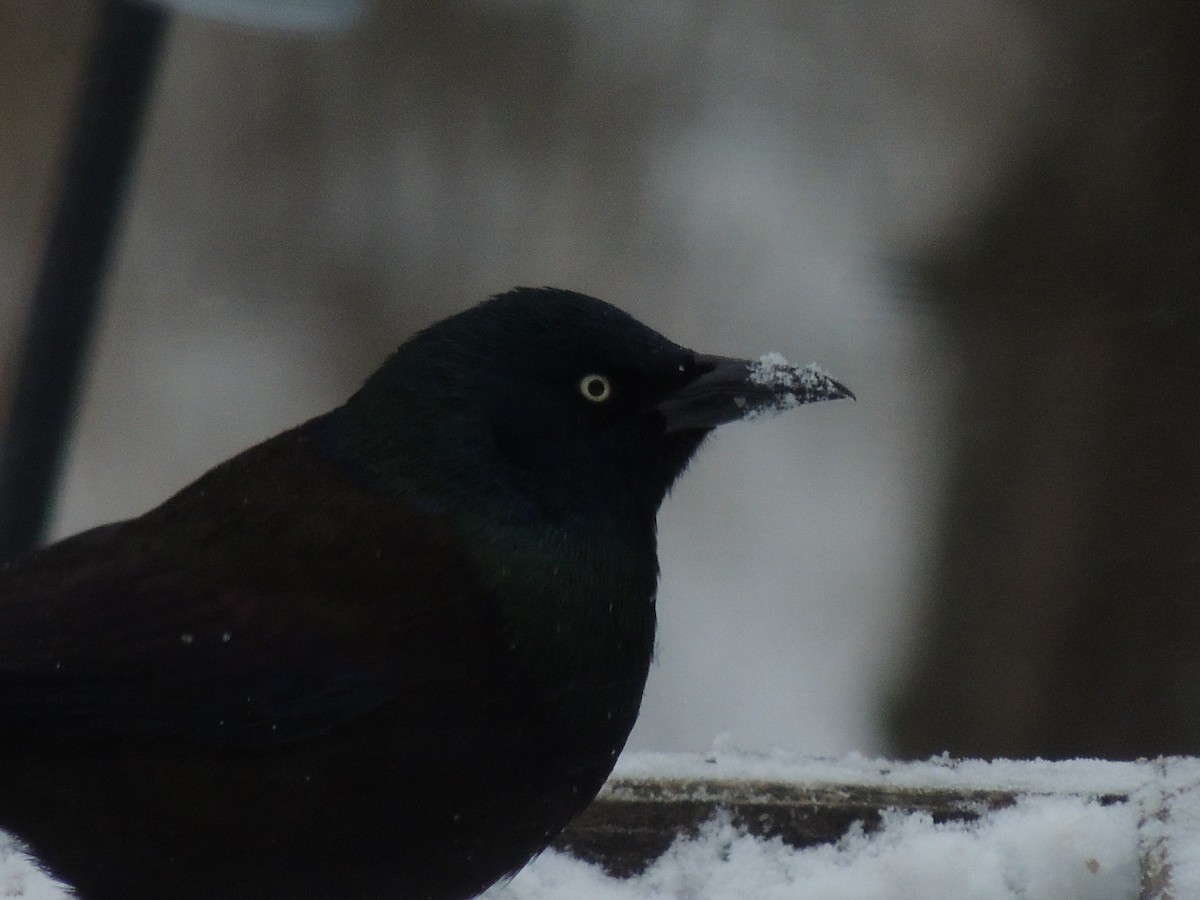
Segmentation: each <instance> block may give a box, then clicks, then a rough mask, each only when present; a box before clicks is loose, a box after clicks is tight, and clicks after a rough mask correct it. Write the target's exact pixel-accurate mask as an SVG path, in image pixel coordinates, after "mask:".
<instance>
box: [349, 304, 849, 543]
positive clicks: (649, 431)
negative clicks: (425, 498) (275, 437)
mask: <svg viewBox="0 0 1200 900" xmlns="http://www.w3.org/2000/svg"><path fill="white" fill-rule="evenodd" d="M850 396H852V394H851V393H850V391H849V390H847V389H846V388H845V387H844V386H842V385H841V384H839V383H838V382H836V381H834V380H833V379H831V378H829V377H828V376H825V375H823V374H821V373H820V372H817V371H816V370H815V369H811V368H810V369H795V368H793V367H790V366H787V365H785V364H782V363H779V362H775V361H769V360H768V361H760V362H758V363H755V362H751V361H747V360H738V359H731V358H727V357H717V356H709V355H704V354H699V353H696V352H694V351H692V350H689V349H687V348H685V347H681V346H680V345H678V344H676V343H674V342H672V341H670V340H668V339H667V338H665V337H663V336H662V335H661V334H659V333H658V332H656V331H654V330H653V329H651V328H649V327H647V326H646V325H643V324H642V323H641V322H639V321H637V320H636V319H634V318H633V317H632V316H630V315H628V314H627V313H625V312H623V311H621V310H619V309H617V308H616V307H614V306H611V305H609V304H607V303H604V302H603V301H601V300H597V299H595V298H593V297H588V296H585V295H583V294H578V293H574V292H571V291H564V290H555V289H531V288H517V289H515V290H513V291H510V292H508V293H505V294H500V295H498V296H496V297H493V298H491V299H490V300H487V301H485V302H483V303H481V304H480V305H478V306H476V307H474V308H472V309H469V310H466V311H465V312H462V313H459V314H458V315H455V316H451V317H450V318H448V319H445V320H443V321H441V322H438V323H437V324H435V325H432V326H430V327H429V328H426V329H425V330H424V331H422V332H420V333H418V334H417V335H416V336H414V337H413V338H412V339H410V340H409V341H408V342H406V343H405V344H404V345H403V346H401V347H400V349H399V350H397V351H396V353H394V354H393V355H392V357H391V358H390V359H389V360H388V361H387V362H386V363H385V364H384V365H383V366H382V367H381V368H380V369H379V370H378V371H377V372H376V373H375V374H374V375H373V376H371V378H370V379H369V380H368V381H367V382H366V384H365V385H364V386H363V388H362V389H361V390H360V391H359V392H358V393H357V394H356V395H355V396H354V397H353V398H351V400H350V401H349V402H348V403H347V404H346V406H345V407H344V408H343V417H344V420H345V422H346V427H347V429H348V431H349V433H351V434H353V435H354V436H355V443H356V444H357V445H358V446H357V449H358V450H359V451H360V452H361V453H365V455H366V457H367V459H368V460H369V464H370V468H371V470H372V472H373V474H374V475H375V476H376V477H379V478H382V479H383V481H384V482H385V483H387V484H389V485H391V486H393V487H403V486H404V485H414V486H415V487H416V488H417V489H418V490H420V491H430V490H434V491H440V492H441V493H442V494H444V495H445V496H446V497H448V498H451V501H452V502H460V503H463V504H467V505H471V504H472V503H473V502H474V501H483V502H486V503H487V504H488V506H489V508H490V509H492V510H495V509H496V500H497V498H498V497H500V496H503V497H504V499H505V501H506V503H505V506H504V508H505V509H506V510H510V511H512V512H513V513H514V514H522V513H524V514H529V515H538V516H542V517H544V516H547V515H549V516H551V517H553V518H561V519H575V518H577V517H580V516H587V515H594V514H595V513H596V511H598V510H608V511H615V512H620V513H623V514H630V515H634V516H640V517H642V518H643V519H644V518H645V516H647V515H649V517H650V518H651V520H652V519H653V515H654V513H655V512H656V511H657V509H658V506H659V504H660V503H661V501H662V499H663V497H664V496H665V494H666V492H667V491H668V490H669V488H670V487H671V485H672V484H673V482H674V481H675V479H676V478H677V477H678V476H679V474H680V473H681V472H682V471H683V470H684V468H685V467H686V466H687V463H688V461H689V459H690V458H691V457H692V455H693V454H694V453H695V451H696V449H697V448H698V447H699V445H700V444H701V442H702V441H703V440H704V438H705V437H706V436H707V435H708V434H709V433H710V432H711V431H712V429H713V428H715V427H717V426H718V425H721V424H723V423H726V422H730V421H734V420H736V419H742V418H746V417H749V416H754V415H759V414H762V413H764V412H768V411H776V410H779V409H784V408H788V407H790V406H796V405H799V404H801V403H809V402H815V401H818V400H831V399H837V398H841V397H850Z"/></svg>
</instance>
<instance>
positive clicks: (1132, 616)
mask: <svg viewBox="0 0 1200 900" xmlns="http://www.w3.org/2000/svg"><path fill="white" fill-rule="evenodd" d="M1041 9H1042V10H1043V12H1044V13H1045V14H1046V15H1047V16H1048V17H1050V18H1051V19H1053V18H1054V17H1059V19H1060V21H1058V22H1057V24H1058V25H1060V26H1061V28H1062V33H1064V34H1066V35H1068V37H1069V39H1070V42H1069V43H1068V44H1067V45H1065V46H1064V47H1063V48H1062V49H1063V51H1064V52H1067V53H1072V54H1075V72H1076V76H1077V77H1076V80H1075V82H1074V83H1072V84H1070V85H1066V86H1050V87H1049V90H1051V91H1054V92H1055V93H1056V94H1057V96H1058V98H1059V99H1058V106H1057V108H1056V110H1055V114H1054V118H1055V125H1056V127H1057V131H1055V132H1054V133H1053V134H1052V135H1050V136H1049V138H1048V140H1047V141H1046V142H1045V143H1044V144H1043V145H1042V146H1041V147H1040V149H1039V150H1038V152H1037V153H1036V155H1035V156H1034V158H1031V159H1029V160H1027V164H1026V165H1025V167H1024V168H1023V170H1022V172H1021V173H1020V174H1019V176H1018V177H1017V178H1015V179H1014V180H1012V181H1010V182H1009V183H1008V184H1007V185H1005V186H1004V187H1003V188H1002V189H1001V191H1000V192H998V193H997V194H996V195H995V196H994V197H993V202H992V205H991V207H990V209H988V210H986V211H985V213H984V215H983V216H982V217H981V219H980V220H979V221H980V227H979V228H978V229H977V230H973V231H972V232H971V233H970V234H969V235H968V236H967V238H966V240H965V241H963V242H961V243H957V244H955V245H954V246H952V247H946V248H944V253H943V255H942V257H941V258H940V259H938V260H936V261H934V262H933V263H932V264H931V265H929V266H928V267H927V268H925V269H924V275H926V276H927V279H928V280H927V285H928V286H929V288H930V293H931V295H932V296H933V298H934V299H933V302H934V303H935V304H936V309H937V311H938V312H939V313H940V314H941V315H942V317H943V319H944V321H945V322H947V323H948V324H949V326H950V332H951V335H952V337H953V339H954V340H956V341H957V344H958V350H959V352H960V354H961V390H960V393H959V395H958V397H957V403H958V407H957V410H956V412H955V415H954V417H953V419H952V420H953V421H955V422H956V423H957V427H958V433H957V435H956V439H957V442H958V444H957V447H956V448H955V453H954V461H953V463H952V471H951V482H950V485H949V491H948V496H947V499H946V504H945V507H944V509H943V511H942V517H943V518H942V522H941V538H940V540H941V544H940V547H939V548H938V551H937V553H938V558H937V559H936V561H935V563H934V566H933V570H932V578H931V583H930V587H929V591H928V595H927V597H926V601H927V603H928V607H927V614H928V616H929V620H928V623H927V626H926V630H925V632H924V640H925V643H924V644H923V646H922V647H921V648H920V650H919V653H918V657H917V659H916V662H915V665H914V669H913V671H912V672H911V674H910V676H909V679H908V680H907V682H906V683H905V684H904V685H903V686H902V688H901V693H900V694H899V696H898V697H897V698H896V703H895V705H894V706H893V708H892V710H891V721H890V726H891V732H892V738H893V741H894V749H895V750H896V751H897V752H898V753H900V754H903V755H912V756H919V755H924V754H928V753H931V752H938V751H942V750H949V751H950V752H951V753H952V754H955V755H965V756H979V755H983V756H987V755H1007V756H1030V755H1041V756H1045V757H1065V756H1075V755H1095V756H1104V757H1110V758H1128V757H1136V756H1143V755H1145V756H1153V755H1157V754H1168V753H1190V754H1200V6H1198V5H1196V4H1193V3H1178V2H1175V0H1152V2H1143V3H1123V2H1110V0H1091V2H1086V3H1080V4H1070V3H1062V4H1042V6H1041Z"/></svg>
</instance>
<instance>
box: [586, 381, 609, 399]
mask: <svg viewBox="0 0 1200 900" xmlns="http://www.w3.org/2000/svg"><path fill="white" fill-rule="evenodd" d="M604 391H605V386H604V379H602V378H589V379H588V383H587V392H588V396H590V397H603V396H604Z"/></svg>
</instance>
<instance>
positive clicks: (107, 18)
mask: <svg viewBox="0 0 1200 900" xmlns="http://www.w3.org/2000/svg"><path fill="white" fill-rule="evenodd" d="M167 16H168V13H166V12H165V11H164V10H162V9H161V8H159V7H156V6H151V5H149V4H143V3H140V2H136V0H107V2H105V3H104V5H103V8H102V11H101V13H100V17H99V24H98V27H97V31H96V36H95V41H94V44H93V47H92V50H91V57H90V59H89V61H88V65H87V70H86V72H85V79H86V81H85V83H84V85H83V89H82V90H81V91H80V99H79V101H78V104H79V105H78V107H77V108H76V110H75V117H74V121H73V125H72V134H71V137H70V142H71V143H70V147H69V149H68V152H67V157H66V161H65V166H64V169H63V172H62V181H61V186H60V194H59V199H58V208H57V210H56V211H55V213H54V219H53V222H52V224H51V227H50V232H49V236H48V238H47V243H46V247H45V252H44V256H43V259H42V267H41V271H40V272H39V275H38V280H37V284H36V287H35V289H34V294H33V297H32V301H31V304H30V308H29V314H28V318H27V324H26V330H25V335H24V338H23V341H22V345H21V350H20V358H19V360H18V363H17V369H16V378H15V383H14V386H13V395H12V401H11V403H10V405H9V417H8V422H7V424H6V426H5V429H4V432H3V435H0V560H5V559H11V558H13V557H15V556H18V555H20V554H22V553H24V552H26V551H27V550H29V549H31V548H33V547H34V546H36V545H37V543H38V542H39V541H40V540H41V539H42V536H43V531H44V529H45V526H46V521H47V519H48V517H49V510H50V501H51V498H52V496H53V491H54V485H55V481H56V480H57V477H58V473H59V469H60V467H61V463H62V457H63V450H64V447H65V444H66V438H67V434H68V431H69V428H70V424H71V419H72V415H73V412H74V410H75V405H76V400H77V395H78V392H79V386H80V372H81V370H82V367H83V361H84V355H85V352H86V350H87V341H88V336H89V333H90V331H91V327H92V322H93V319H94V318H95V310H96V306H97V300H98V298H99V296H100V292H101V290H102V289H103V282H104V276H105V270H106V268H107V263H108V261H109V259H110V257H111V249H112V244H113V237H114V233H115V226H116V224H117V222H118V220H119V216H120V210H121V199H122V195H123V193H124V188H125V185H126V182H127V180H128V175H129V171H130V168H131V164H132V161H133V159H134V156H135V155H136V150H137V140H138V133H139V127H138V126H139V122H140V120H141V115H142V112H143V110H144V109H145V107H146V101H147V99H148V97H149V95H150V90H151V87H152V85H153V80H154V71H155V63H156V61H157V59H158V51H159V46H160V44H161V40H162V36H163V33H164V31H165V25H166V21H167Z"/></svg>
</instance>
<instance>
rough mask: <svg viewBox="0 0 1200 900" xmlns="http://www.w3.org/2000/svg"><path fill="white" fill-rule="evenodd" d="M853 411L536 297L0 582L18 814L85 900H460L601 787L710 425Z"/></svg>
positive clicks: (533, 847)
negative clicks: (659, 548)
mask: <svg viewBox="0 0 1200 900" xmlns="http://www.w3.org/2000/svg"><path fill="white" fill-rule="evenodd" d="M849 396H851V394H850V391H848V390H847V389H846V388H845V387H843V386H842V385H841V384H839V383H838V382H836V381H834V380H833V379H831V378H829V377H827V376H825V375H822V374H821V373H819V372H817V371H816V370H815V369H812V368H806V369H795V368H792V367H790V366H787V365H784V364H782V363H773V362H771V361H770V360H769V359H765V358H764V361H762V362H759V363H749V362H746V361H741V360H733V359H726V358H722V357H714V356H704V355H700V354H697V353H694V352H692V351H691V350H687V349H685V348H683V347H680V346H678V345H676V344H674V343H672V342H671V341H669V340H667V339H666V338H664V337H663V336H661V335H659V334H658V333H656V332H654V331H652V330H651V329H649V328H647V327H646V326H644V325H642V324H641V323H639V322H637V321H636V320H635V319H633V318H631V317H630V316H628V315H626V314H625V313H623V312H621V311H620V310H618V309H616V308H614V307H612V306H609V305H608V304H606V303H603V302H601V301H599V300H596V299H593V298H591V297H586V296H584V295H582V294H576V293H570V292H567V291H561V290H551V289H543V290H533V289H517V290H514V291H511V292H509V293H507V294H502V295H500V296H497V297H494V298H492V299H491V300H489V301H486V302H485V303H482V304H480V305H479V306H477V307H475V308H473V309H470V310H468V311H466V312H463V313H461V314H459V315H456V316H453V317H451V318H449V319H447V320H445V321H443V322H441V323H439V324H436V325H433V326H432V327H430V328H428V329H426V330H425V331H422V332H421V333H419V334H417V335H416V336H415V337H413V338H412V339H411V340H409V341H408V342H407V343H406V344H404V345H403V346H402V347H400V349H399V350H398V351H397V352H396V353H395V354H394V355H393V356H392V357H391V358H390V359H388V360H387V361H386V362H385V363H384V365H383V366H382V367H381V368H380V369H379V370H378V371H377V372H375V374H374V375H372V376H371V378H370V379H369V380H368V381H367V382H366V384H365V385H364V386H363V387H362V388H361V389H360V390H359V391H358V393H356V394H355V395H354V396H353V397H351V398H350V400H349V401H348V402H347V403H346V404H345V405H344V406H341V407H339V408H338V409H335V410H333V411H332V412H330V413H327V414H325V415H323V416H319V417H317V418H315V419H313V420H311V421H309V422H306V423H305V424H303V425H300V426H299V427H297V428H294V429H292V430H290V431H286V432H284V433H283V434H280V435H278V436H276V437H274V438H272V439H270V440H268V441H266V442H264V443H262V444H259V445H258V446H256V447H252V448H251V449H249V450H247V451H245V452H243V453H241V454H240V455H238V456H235V457H234V458H233V459H230V460H228V461H227V462H225V463H223V464H221V465H219V466H217V467H216V468H214V469H213V470H211V471H210V472H208V473H207V474H205V475H203V476H202V477H201V478H200V479H199V480H197V481H196V482H195V483H193V484H191V485H190V486H188V487H186V488H184V489H183V490H182V491H180V492H179V493H178V494H176V495H175V496H174V497H172V498H171V499H169V500H168V501H167V502H166V503H164V504H163V505H162V506H159V507H158V508H157V509H153V510H151V511H150V512H148V513H146V514H145V515H143V516H141V517H140V518H136V519H132V520H129V521H126V522H118V523H115V524H111V525H106V526H102V527H100V528H96V529H93V530H91V531H86V532H84V533H82V534H79V535H76V536H75V537H72V538H68V539H66V540H64V541H61V542H60V543H57V544H54V545H52V546H49V547H46V548H44V549H42V550H39V551H37V552H35V553H33V554H32V555H30V556H28V557H26V558H24V559H22V560H20V561H16V562H13V563H10V564H8V565H6V566H4V568H3V570H0V827H3V828H5V829H7V830H9V831H11V832H13V833H15V834H16V835H17V836H19V838H20V839H21V840H23V841H25V842H26V843H27V844H28V846H29V847H30V848H31V850H32V852H33V853H34V854H35V855H36V857H37V858H38V859H39V860H41V862H42V863H43V864H44V865H45V866H46V867H47V868H48V870H49V871H50V872H51V873H52V874H54V875H55V876H57V877H58V878H60V879H63V880H65V881H66V882H67V883H69V884H70V885H72V886H73V887H74V888H75V889H76V890H77V891H78V893H79V895H80V896H82V897H85V898H89V900H116V898H120V900H137V898H155V900H164V898H206V900H278V898H288V900H304V898H314V900H316V898H320V900H331V898H336V900H352V898H405V900H407V898H438V900H443V898H465V897H470V896H472V895H474V894H476V893H478V892H480V891H482V890H484V889H485V888H486V887H487V886H488V885H490V884H491V883H493V882H494V881H496V880H497V879H499V878H501V877H503V876H504V875H506V874H508V873H511V872H514V871H515V870H517V869H519V868H520V867H521V866H522V865H524V864H525V862H527V861H528V860H529V859H530V858H531V857H532V856H533V855H534V854H536V853H537V852H538V851H540V850H541V849H542V848H543V847H545V846H546V844H547V843H549V841H550V840H551V839H552V838H553V837H554V836H555V835H556V834H557V833H558V832H559V830H560V829H562V828H563V826H565V825H566V824H567V822H568V821H569V820H570V819H571V818H572V817H573V816H575V815H576V814H577V813H578V812H580V811H581V810H582V809H583V808H584V807H585V806H586V805H587V804H588V803H589V802H590V801H591V799H592V798H593V796H594V795H595V794H596V792H597V791H598V790H599V788H600V786H601V784H602V783H603V782H604V780H605V778H606V777H607V776H608V774H609V772H610V771H611V769H612V766H613V762H614V760H615V758H616V756H617V753H618V752H619V751H620V750H621V748H622V746H623V745H624V743H625V739H626V737H627V735H628V734H629V731H630V729H631V728H632V727H633V723H634V719H635V717H636V716H637V711H638V705H639V703H640V702H641V697H642V688H643V684H644V682H645V679H646V672H647V668H648V666H649V665H650V658H651V653H652V649H653V645H654V627H655V612H654V594H655V586H656V581H657V576H658V563H657V559H656V556H655V514H656V512H657V510H658V507H659V504H660V503H661V502H662V499H663V496H664V495H665V494H666V492H667V490H668V488H669V487H670V486H671V484H672V482H673V481H674V480H675V478H676V477H677V476H678V475H679V474H680V472H681V471H682V470H683V468H684V467H685V466H686V464H687V462H688V460H689V458H690V457H691V456H692V454H693V453H694V452H695V450H696V448H697V447H698V446H699V445H700V443H701V442H702V441H703V440H704V437H705V435H707V434H708V433H709V431H710V430H711V429H712V428H714V427H715V426H717V425H720V424H721V423H723V422H729V421H732V420H734V419H739V418H743V417H746V416H748V415H751V414H756V413H760V412H762V411H764V410H773V409H782V408H787V407H789V406H794V405H797V404H800V403H807V402H812V401H817V400H828V399H835V398H840V397H849Z"/></svg>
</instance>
